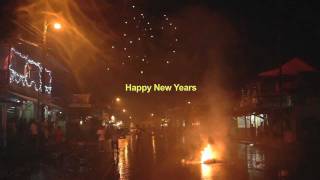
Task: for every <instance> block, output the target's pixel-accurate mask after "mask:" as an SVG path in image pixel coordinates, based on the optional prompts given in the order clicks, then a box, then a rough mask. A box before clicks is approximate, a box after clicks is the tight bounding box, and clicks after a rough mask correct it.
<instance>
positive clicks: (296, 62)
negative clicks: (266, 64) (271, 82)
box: [259, 58, 317, 77]
mask: <svg viewBox="0 0 320 180" xmlns="http://www.w3.org/2000/svg"><path fill="white" fill-rule="evenodd" d="M281 67H282V75H288V76H294V75H297V74H299V73H301V72H316V71H317V70H316V69H315V68H314V67H312V66H310V65H309V64H306V63H305V62H303V61H302V60H301V59H299V58H293V59H291V60H290V61H288V62H287V63H285V64H283V65H282V66H281ZM279 75H280V67H278V68H274V69H271V70H269V71H265V72H262V73H260V74H259V76H263V77H270V76H279Z"/></svg>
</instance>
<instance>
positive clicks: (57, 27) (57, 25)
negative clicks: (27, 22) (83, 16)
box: [37, 18, 62, 121]
mask: <svg viewBox="0 0 320 180" xmlns="http://www.w3.org/2000/svg"><path fill="white" fill-rule="evenodd" d="M50 25H52V26H53V28H54V29H55V30H61V29H62V25H61V23H59V22H50V23H49V22H48V21H47V19H46V18H45V20H44V24H43V32H42V44H41V50H42V60H43V61H45V59H46V56H47V34H48V28H49V26H50ZM40 73H41V77H42V78H44V77H45V68H43V69H42V70H41V72H40ZM40 81H42V79H41V80H40ZM40 91H41V92H44V93H45V85H44V84H43V85H42V87H41V89H39V91H38V93H37V94H38V97H37V100H38V104H37V108H38V113H37V114H38V120H39V121H41V119H42V118H43V116H44V108H43V107H42V106H41V103H40Z"/></svg>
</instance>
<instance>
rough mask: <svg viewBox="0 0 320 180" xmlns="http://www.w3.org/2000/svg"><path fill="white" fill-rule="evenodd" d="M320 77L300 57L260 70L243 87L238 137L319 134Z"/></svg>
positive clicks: (287, 137) (236, 120) (236, 125)
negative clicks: (317, 128)
mask: <svg viewBox="0 0 320 180" xmlns="http://www.w3.org/2000/svg"><path fill="white" fill-rule="evenodd" d="M319 80H320V76H319V72H318V71H317V70H316V69H315V68H314V67H312V66H310V65H308V64H306V63H305V62H303V61H302V60H301V59H298V58H294V59H292V60H290V61H288V62H287V63H285V64H283V65H281V66H280V67H276V68H275V69H272V70H269V71H266V72H262V73H260V74H259V75H258V77H257V78H256V79H255V80H253V81H252V82H250V83H248V84H247V85H245V86H244V87H243V88H242V90H241V98H240V102H239V104H238V106H236V107H235V108H234V113H235V114H234V118H233V122H234V123H233V125H234V128H235V134H234V135H235V137H237V138H242V139H250V140H257V141H259V140H266V139H269V140H270V139H273V140H279V141H285V142H296V141H300V142H305V141H306V140H310V139H312V138H315V137H319V133H318V132H317V131H316V130H315V127H318V126H320V116H319V113H318V110H319V108H320V94H319V83H318V82H319Z"/></svg>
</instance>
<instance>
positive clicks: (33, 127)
mask: <svg viewBox="0 0 320 180" xmlns="http://www.w3.org/2000/svg"><path fill="white" fill-rule="evenodd" d="M30 134H31V145H32V149H33V150H34V152H37V151H38V143H39V137H38V135H39V132H38V125H37V123H36V122H35V121H32V122H31V124H30Z"/></svg>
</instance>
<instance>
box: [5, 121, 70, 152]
mask: <svg viewBox="0 0 320 180" xmlns="http://www.w3.org/2000/svg"><path fill="white" fill-rule="evenodd" d="M63 139H64V133H63V131H62V129H61V127H60V126H58V125H54V124H52V125H51V124H50V125H49V123H48V122H46V121H43V122H37V121H34V120H32V121H30V122H29V123H28V122H27V121H25V120H21V121H20V123H18V124H17V123H15V121H13V122H12V123H10V124H9V127H8V141H9V142H8V146H16V145H18V144H19V145H26V146H29V147H30V148H31V151H34V152H38V150H41V149H40V148H42V147H44V146H48V145H49V144H57V145H59V144H61V143H62V142H63Z"/></svg>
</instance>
